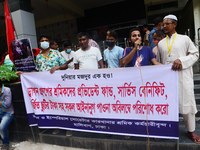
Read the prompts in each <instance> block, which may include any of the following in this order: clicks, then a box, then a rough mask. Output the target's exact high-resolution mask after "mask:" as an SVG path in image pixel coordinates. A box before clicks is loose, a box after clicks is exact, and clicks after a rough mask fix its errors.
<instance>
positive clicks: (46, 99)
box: [21, 65, 179, 139]
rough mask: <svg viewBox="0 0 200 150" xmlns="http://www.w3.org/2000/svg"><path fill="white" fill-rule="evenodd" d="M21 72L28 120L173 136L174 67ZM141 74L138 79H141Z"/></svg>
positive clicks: (47, 125) (109, 131)
mask: <svg viewBox="0 0 200 150" xmlns="http://www.w3.org/2000/svg"><path fill="white" fill-rule="evenodd" d="M141 72H142V78H141V74H140V70H139V68H136V67H129V68H116V69H98V70H64V71H56V72H55V73H54V74H50V73H49V72H35V73H24V74H22V75H21V82H22V89H23V94H24V100H25V105H26V110H27V114H28V118H29V124H30V126H35V125H37V126H38V127H39V128H60V129H68V130H75V131H84V132H95V133H107V134H117V135H130V136H140V137H147V136H148V135H147V127H148V131H149V136H150V137H157V138H170V139H178V138H179V130H178V128H179V122H178V121H179V117H178V112H179V111H178V72H175V71H172V70H171V65H159V66H148V67H141ZM142 80H143V82H142Z"/></svg>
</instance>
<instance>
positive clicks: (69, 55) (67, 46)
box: [61, 41, 75, 69]
mask: <svg viewBox="0 0 200 150" xmlns="http://www.w3.org/2000/svg"><path fill="white" fill-rule="evenodd" d="M63 45H64V51H62V52H61V55H62V56H63V57H64V59H65V60H66V61H69V60H71V61H72V62H70V63H69V64H68V69H74V62H73V59H74V57H75V52H74V51H72V43H71V42H70V41H66V42H65V43H64V44H63Z"/></svg>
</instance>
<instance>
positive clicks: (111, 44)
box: [106, 42, 115, 47]
mask: <svg viewBox="0 0 200 150" xmlns="http://www.w3.org/2000/svg"><path fill="white" fill-rule="evenodd" d="M106 44H107V45H108V46H109V47H113V46H114V45H115V42H106Z"/></svg>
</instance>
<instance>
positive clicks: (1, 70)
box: [0, 65, 19, 84]
mask: <svg viewBox="0 0 200 150" xmlns="http://www.w3.org/2000/svg"><path fill="white" fill-rule="evenodd" d="M15 73H16V69H15V67H14V65H13V66H12V65H1V66H0V80H2V81H3V82H4V84H9V83H10V82H16V81H18V80H19V76H18V75H16V74H15Z"/></svg>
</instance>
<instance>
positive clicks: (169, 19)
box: [157, 15, 200, 143]
mask: <svg viewBox="0 0 200 150" xmlns="http://www.w3.org/2000/svg"><path fill="white" fill-rule="evenodd" d="M177 21H178V19H177V17H176V16H174V15H167V16H165V17H164V19H163V26H164V32H165V33H166V34H167V37H166V38H164V39H163V40H161V41H160V42H159V43H158V54H157V59H158V60H159V61H160V62H161V63H163V64H167V63H173V65H172V70H174V71H178V77H179V78H178V82H179V113H181V114H183V119H184V122H185V126H186V129H187V135H188V137H189V138H190V139H192V140H193V141H194V142H195V143H200V137H199V136H198V135H197V134H196V133H195V132H194V131H195V114H196V113H197V109H196V102H195V97H194V89H193V88H194V83H193V70H192V65H193V64H194V63H195V62H196V61H197V60H198V57H199V52H198V50H197V48H196V47H195V46H194V44H193V43H192V41H191V40H190V38H189V37H188V36H186V35H180V34H177V32H176V29H175V28H176V26H177Z"/></svg>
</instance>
